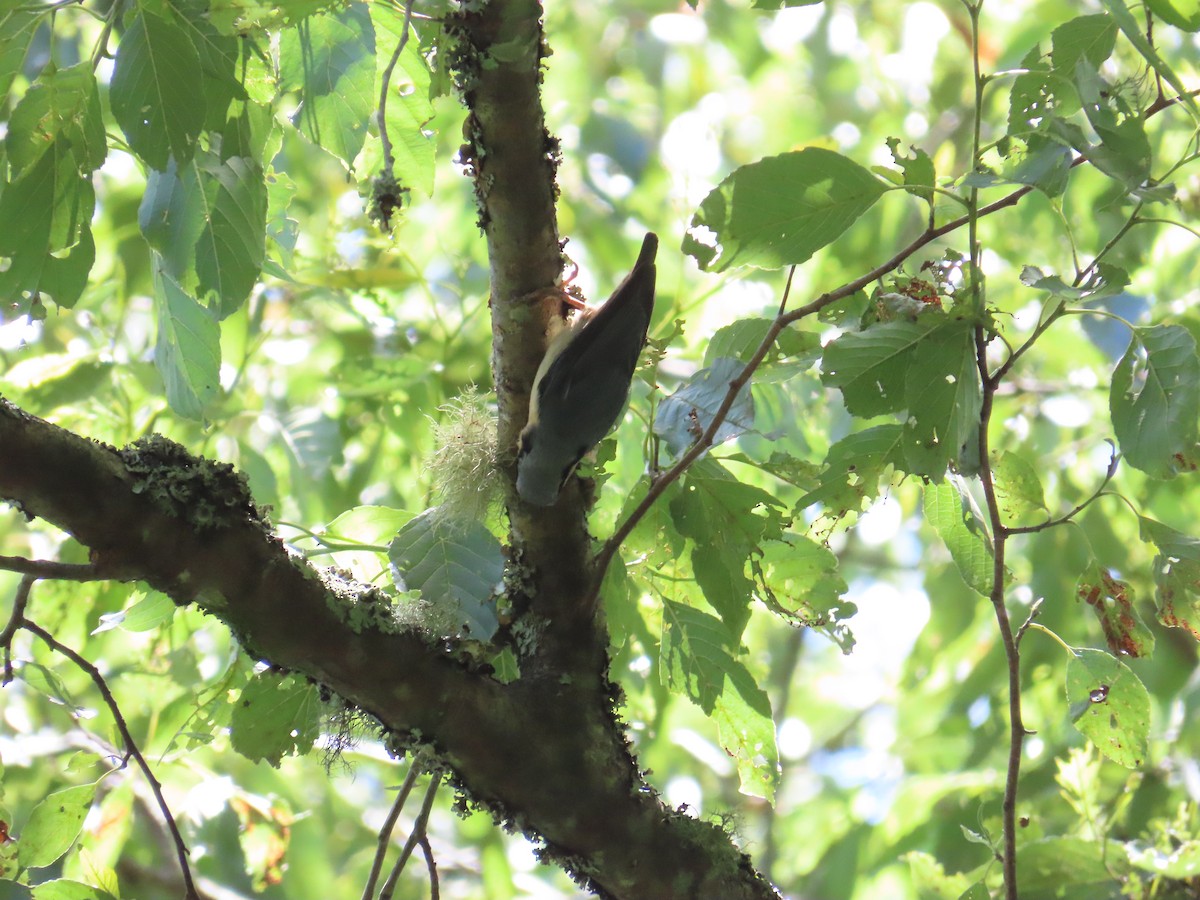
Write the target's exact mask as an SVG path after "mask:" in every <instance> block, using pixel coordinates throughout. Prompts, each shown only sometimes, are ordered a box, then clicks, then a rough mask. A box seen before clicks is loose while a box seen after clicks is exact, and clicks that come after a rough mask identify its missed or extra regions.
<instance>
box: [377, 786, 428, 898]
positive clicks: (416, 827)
mask: <svg viewBox="0 0 1200 900" xmlns="http://www.w3.org/2000/svg"><path fill="white" fill-rule="evenodd" d="M441 783H442V775H441V773H440V772H435V773H433V775H432V776H431V777H430V779H429V787H428V788H426V789H425V800H424V802H423V803H422V804H421V811H420V812H419V813H418V814H417V820H416V821H415V822H413V827H412V832H411V833H410V834H409V835H408V840H407V841H405V842H404V849H403V850H401V851H400V858H399V859H398V860H396V865H394V866H393V867H392V871H391V873H390V874H389V875H388V880H387V882H386V883H385V884H384V885H383V890H381V891H380V892H379V900H392V894H393V892H394V891H395V890H396V882H397V881H398V880H399V879H400V873H401V872H403V871H404V866H405V864H406V863H407V862H408V860H409V857H411V856H412V852H413V850H414V849H415V848H416V846H417V842H418V841H419V840H420V839H421V838H422V837H423V836H424V835H425V829H426V827H427V826H428V825H429V811H430V810H431V809H433V798H434V796H436V794H437V789H438V786H439V785H441Z"/></svg>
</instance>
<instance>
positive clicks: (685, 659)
mask: <svg viewBox="0 0 1200 900" xmlns="http://www.w3.org/2000/svg"><path fill="white" fill-rule="evenodd" d="M736 645H737V639H736V638H735V636H734V635H733V634H731V633H730V631H729V630H728V629H727V628H726V626H725V625H724V624H722V622H721V621H720V620H719V619H717V618H716V617H714V616H710V615H709V614H708V613H705V612H701V611H700V610H698V609H693V608H692V607H690V606H686V605H684V604H682V603H675V602H673V601H670V600H668V601H667V602H666V604H665V605H664V608H663V636H662V658H661V665H662V668H661V677H662V682H663V684H665V685H666V686H667V687H669V688H670V689H671V690H673V691H676V692H678V693H682V694H685V695H686V696H687V697H688V698H689V699H690V700H692V702H693V703H695V704H696V705H697V706H699V707H700V708H701V709H703V710H704V712H705V713H706V714H708V715H709V716H711V717H712V718H713V719H714V720H715V721H716V723H717V729H718V734H719V735H720V740H721V746H722V747H724V748H725V752H727V753H728V754H729V755H730V756H732V757H733V758H734V760H735V762H736V764H737V769H738V777H739V779H740V782H741V790H742V793H745V794H749V795H750V796H752V797H762V798H764V799H766V800H767V801H768V802H773V801H774V797H775V789H776V788H777V787H778V784H779V756H778V751H777V749H776V746H775V726H774V723H773V722H772V720H771V702H770V700H769V699H768V698H767V695H766V693H765V692H764V691H763V690H762V689H761V688H760V687H759V686H758V685H757V684H756V683H755V681H754V676H753V675H751V674H750V672H749V671H748V670H747V669H746V667H745V666H743V665H742V664H741V663H740V662H738V661H737V660H736V659H735V658H734V657H733V656H732V655H731V652H730V651H731V649H732V648H734V647H736Z"/></svg>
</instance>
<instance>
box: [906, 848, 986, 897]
mask: <svg viewBox="0 0 1200 900" xmlns="http://www.w3.org/2000/svg"><path fill="white" fill-rule="evenodd" d="M904 860H905V861H906V862H907V863H908V867H909V873H910V875H911V876H912V881H913V885H914V886H915V887H916V889H917V891H918V896H919V897H921V900H958V898H959V897H961V896H962V895H963V892H964V891H967V890H968V889H969V888H970V885H971V879H970V878H969V877H968V876H967V875H965V874H964V873H962V872H956V873H950V874H948V873H947V872H946V870H945V868H944V867H943V866H942V864H941V863H940V862H938V861H937V859H936V858H935V857H933V856H931V855H930V854H928V853H922V852H920V851H912V852H910V853H906V854H905V855H904Z"/></svg>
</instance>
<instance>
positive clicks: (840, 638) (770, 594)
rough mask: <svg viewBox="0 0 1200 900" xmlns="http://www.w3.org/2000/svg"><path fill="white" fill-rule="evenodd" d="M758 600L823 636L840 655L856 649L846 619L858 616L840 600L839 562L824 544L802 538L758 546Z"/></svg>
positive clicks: (843, 585) (843, 586) (843, 590)
mask: <svg viewBox="0 0 1200 900" xmlns="http://www.w3.org/2000/svg"><path fill="white" fill-rule="evenodd" d="M757 566H758V571H759V572H761V575H762V577H761V578H760V579H759V591H758V597H759V599H760V600H762V601H763V603H765V604H766V606H767V607H768V608H769V609H771V610H772V611H774V612H775V613H777V614H780V615H782V616H784V617H786V618H788V619H792V620H796V621H797V622H798V623H799V624H802V625H804V626H805V627H807V628H813V629H815V630H817V631H819V632H821V633H822V634H824V635H826V636H827V637H828V638H829V639H830V640H831V641H833V642H834V643H835V644H837V645H838V647H839V648H840V649H841V651H842V652H843V653H849V652H850V651H851V649H853V647H854V635H852V634H851V633H850V629H849V628H847V626H846V624H845V623H846V620H847V619H849V618H850V617H851V616H853V615H854V613H855V612H857V607H855V605H854V604H853V603H848V602H846V601H845V600H843V599H842V595H843V594H845V593H846V581H845V579H844V578H843V577H842V574H841V572H840V571H839V569H838V559H837V556H835V555H834V553H833V551H831V550H830V549H829V548H828V547H826V546H825V545H824V544H819V543H817V542H816V541H814V540H812V539H811V538H807V537H803V536H801V535H795V534H788V535H784V536H783V538H782V539H780V540H778V541H768V542H766V543H765V544H763V547H762V560H761V562H758V563H757Z"/></svg>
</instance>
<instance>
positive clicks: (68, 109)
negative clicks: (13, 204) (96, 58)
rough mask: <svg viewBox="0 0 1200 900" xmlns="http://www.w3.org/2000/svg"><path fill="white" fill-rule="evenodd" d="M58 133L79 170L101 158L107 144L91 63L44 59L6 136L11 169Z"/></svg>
mask: <svg viewBox="0 0 1200 900" xmlns="http://www.w3.org/2000/svg"><path fill="white" fill-rule="evenodd" d="M59 139H61V140H62V141H63V145H64V148H65V147H70V149H71V152H72V154H73V156H74V160H75V162H76V164H77V165H78V166H79V169H80V172H81V173H86V172H92V171H95V170H96V169H98V168H100V166H101V165H103V164H104V158H105V156H106V155H107V153H108V146H107V142H106V140H105V136H104V121H103V118H102V117H101V113H100V94H99V91H98V90H97V87H96V77H95V76H94V75H93V74H92V66H91V63H80V64H78V65H75V66H70V67H69V68H66V69H56V68H55V67H54V66H53V65H49V66H47V67H46V68H45V69H44V70H43V71H42V73H41V74H40V75H39V76H38V78H37V81H35V82H34V83H33V84H32V85H31V86H30V88H29V90H28V91H26V92H25V96H24V97H22V98H21V102H20V103H18V104H17V106H16V108H15V109H14V110H13V112H12V117H11V118H10V119H9V122H8V135H7V136H6V137H5V148H6V149H7V150H8V159H9V163H10V165H11V167H12V172H13V175H14V176H19V175H20V174H21V172H23V171H24V170H25V169H26V168H28V167H29V166H31V165H33V164H35V163H36V162H37V161H38V160H39V159H40V158H41V157H42V155H43V154H44V153H46V152H47V150H49V149H50V147H51V145H52V144H53V143H54V142H55V141H58V140H59ZM59 152H62V151H61V150H60V151H59Z"/></svg>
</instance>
